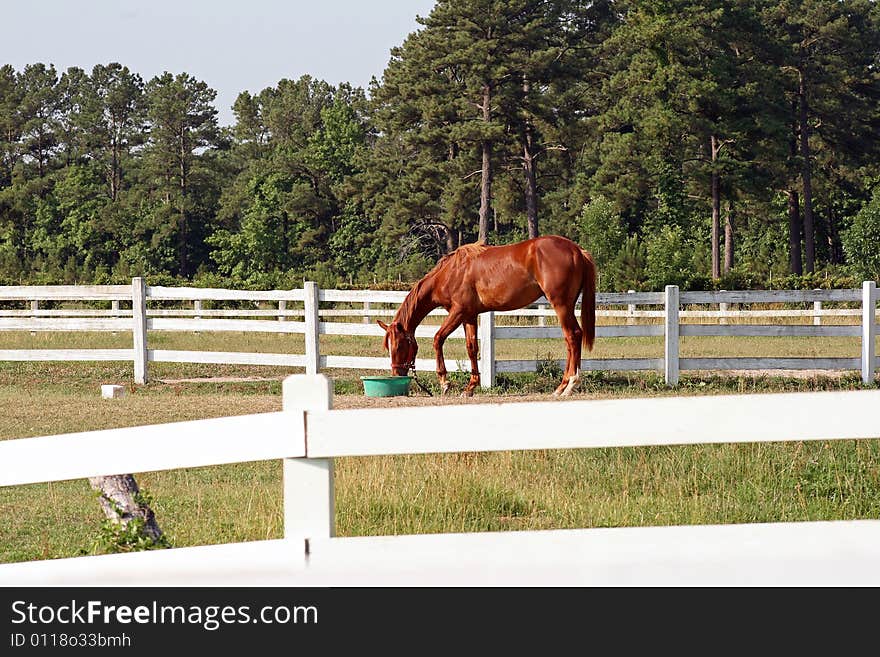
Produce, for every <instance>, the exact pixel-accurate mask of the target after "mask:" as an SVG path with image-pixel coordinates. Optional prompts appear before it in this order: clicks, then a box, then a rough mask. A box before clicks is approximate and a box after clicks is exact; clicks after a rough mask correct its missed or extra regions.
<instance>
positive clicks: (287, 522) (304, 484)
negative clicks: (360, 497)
mask: <svg viewBox="0 0 880 657" xmlns="http://www.w3.org/2000/svg"><path fill="white" fill-rule="evenodd" d="M282 404H283V409H284V411H285V412H286V413H289V414H290V421H291V423H294V422H296V423H299V424H301V425H304V423H305V412H306V411H327V410H330V409H331V408H332V407H333V383H332V382H331V381H330V379H328V378H327V377H326V376H324V375H323V374H313V375H309V374H293V375H291V376H288V377H287V378H286V379H284V382H283V383H282ZM307 444H308V443H307ZM283 472H284V538H288V539H291V538H293V539H296V538H305V539H306V541H308V539H309V538H327V537H330V536H333V535H335V533H336V521H335V509H334V501H333V495H334V493H333V459H332V458H328V459H308V458H291V459H283Z"/></svg>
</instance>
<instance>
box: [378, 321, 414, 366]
mask: <svg viewBox="0 0 880 657" xmlns="http://www.w3.org/2000/svg"><path fill="white" fill-rule="evenodd" d="M376 323H377V324H378V325H379V326H381V327H382V328H383V329H384V330H385V342H384V343H383V345H382V346H383V347H384V348H385V350H386V351H387V352H388V353H389V354H390V355H391V373H392V374H394V375H396V376H406V375H407V374H409V371H410V370H411V369H413V368H414V367H415V364H416V354H417V353H418V351H419V345H418V343H417V342H416V338H415V336H414V335H413V334H412V333H407V332H406V331H405V330H404V329H403V325H402V324H401V323H400V322H391V324H386V323H385V322H383V321H381V320H377V321H376Z"/></svg>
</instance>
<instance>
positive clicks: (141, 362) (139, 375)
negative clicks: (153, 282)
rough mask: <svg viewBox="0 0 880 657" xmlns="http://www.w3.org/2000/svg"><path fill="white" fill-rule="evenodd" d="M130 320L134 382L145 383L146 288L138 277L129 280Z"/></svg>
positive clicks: (142, 280)
mask: <svg viewBox="0 0 880 657" xmlns="http://www.w3.org/2000/svg"><path fill="white" fill-rule="evenodd" d="M131 320H132V328H131V333H132V342H133V351H134V382H135V383H146V382H147V286H146V285H145V283H144V279H143V278H141V277H140V276H138V277H136V278H133V279H131Z"/></svg>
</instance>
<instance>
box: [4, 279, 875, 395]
mask: <svg viewBox="0 0 880 657" xmlns="http://www.w3.org/2000/svg"><path fill="white" fill-rule="evenodd" d="M406 294H407V292H405V291H374V290H321V289H319V288H318V286H317V285H316V284H315V283H313V282H306V283H305V284H304V286H303V288H302V289H294V290H262V291H244V290H226V289H218V288H190V287H184V288H171V287H161V286H146V285H145V283H144V281H143V279H141V278H135V279H133V280H132V284H131V286H126V285H96V286H63V285H62V286H9V287H0V302H2V301H5V302H24V303H27V304H29V306H30V307H29V308H14V309H9V308H4V309H0V331H3V330H5V331H31V332H34V333H36V332H48V331H113V332H124V331H132V335H133V348H132V349H131V350H128V349H85V350H75V349H57V350H46V349H31V350H28V349H20V350H10V349H6V350H0V359H2V360H17V361H28V360H80V361H82V360H131V361H133V365H134V374H135V376H134V378H135V382H137V383H145V382H146V381H147V379H148V376H149V373H148V366H149V363H150V362H190V363H219V364H223V363H232V364H246V365H276V366H277V365H281V366H290V367H303V368H305V371H306V373H308V374H314V373H317V372H318V371H320V370H321V369H324V368H355V369H377V370H384V369H387V367H388V361H387V357H381V356H376V357H371V356H340V355H335V354H328V353H324V352H322V351H321V336H324V335H349V336H352V335H361V336H376V337H381V336H382V330H381V329H380V328H379V327H378V326H376V325H375V324H374V323H373V322H372V321H371V320H372V319H375V318H378V317H387V316H389V315H392V314H393V313H394V312H395V310H396V308H394V307H389V306H396V305H397V304H399V303H401V302H402V301H403V299H404V298H405V297H406ZM65 301H68V302H69V301H74V302H86V301H96V302H108V301H109V302H110V303H111V304H112V305H113V307H112V308H111V309H109V310H108V309H93V308H73V309H69V310H68V309H62V308H41V307H40V303H41V302H65ZM204 301H213V302H220V303H241V302H246V303H251V304H257V305H259V304H266V303H270V302H271V303H276V304H277V309H276V308H271V309H267V308H265V307H263V308H254V307H251V308H203V307H202V305H203V302H204ZM174 302H178V305H179V303H191V304H192V307H187V308H180V307H178V308H167V307H155V306H157V305H158V306H163V305H164V304H167V303H174ZM877 302H878V294H877V288H876V284H875V283H874V282H873V281H866V282H865V283H864V284H863V286H862V289H861V290H859V289H849V290H733V291H709V292H702V291H696V292H680V291H679V290H678V288H677V287H675V286H668V287H667V288H666V290H665V291H664V292H638V293H636V292H630V293H625V294H624V293H621V294H618V293H599V294H598V295H597V300H596V303H597V306H598V310H597V316H598V317H599V318H600V319H601V318H610V319H614V318H621V319H625V323H618V324H605V323H601V324H600V325H599V326H597V331H596V333H597V336H598V337H600V338H613V337H658V338H662V339H663V342H664V355H663V358H661V359H657V358H632V359H630V358H613V359H612V358H606V359H584V360H583V361H582V362H581V369H583V370H585V371H596V370H620V371H633V370H656V371H662V372H663V373H664V376H665V379H666V381H667V383H668V384H669V385H676V384H677V383H678V378H679V373H680V372H681V371H683V370H729V369H735V370H736V369H764V370H774V369H794V370H804V369H819V370H822V369H827V370H858V371H860V372H861V376H862V380H863V381H864V382H866V383H869V382H872V381H873V380H874V376H875V372H876V369H877V367H878V360H877V351H876V345H875V342H876V336H877V333H878V331H877V313H878V311H877ZM120 303H124V304H126V306H127V307H125V308H121V307H120ZM289 303H295V304H297V305H298V306H301V307H296V308H288V304H289ZM322 303H323V304H324V305H325V307H323V308H322V307H321V304H322ZM340 303H342V304H362V306H363V307H362V308H329V307H326V306H327V305H328V304H340ZM756 303H761V304H788V305H792V304H810V303H812V304H813V307H812V309H803V308H790V307H789V308H778V309H758V310H752V309H748V310H744V309H730V305H731V304H747V305H748V304H756ZM825 303H834V304H843V305H849V306H850V307H843V308H827V307H824V306H823V304H825ZM150 306H152V307H150ZM639 306H642V307H643V308H644V307H647V309H637V308H639ZM695 306H706V308H705V309H702V308H701V309H694V307H695ZM709 306H717V307H718V309H717V310H715V309H714V308H709ZM617 307H620V308H617ZM445 314H446V311H444V310H442V309H438V310H435V311H433V312H432V313H431V315H430V316H442V315H445ZM353 317H354V318H356V317H360V318H361V319H362V320H363V321H362V322H361V323H358V322H353V321H338V319H339V318H353ZM511 317H519V318H527V319H531V318H536V319H537V321H538V325H537V326H535V325H530V326H525V325H523V326H511V325H497V321H496V320H497V319H500V318H511ZM548 317H551V318H552V317H555V313H554V311H553V309H552V308H551V307H550V306H549V304H548V302H547V300H546V299H544V298H543V297H542V298H541V299H538V300H537V301H536V302H535V303H534V304H531V306H530V307H528V308H523V309H520V310H513V311H505V312H497V313H483V314H482V315H481V316H480V328H479V341H480V370H481V373H482V377H481V381H482V385H483V386H484V387H491V386H493V385H494V384H495V374H496V373H498V372H527V371H534V370H535V369H536V368H537V366H538V363H537V362H536V361H534V360H496V357H495V352H496V341H497V340H516V339H542V338H561V336H562V332H561V330H560V328H559V327H558V326H548V325H546V321H545V320H546V318H548ZM802 317H807V318H809V317H812V319H813V323H812V324H792V323H788V324H777V323H754V320H757V321H762V320H766V319H767V318H773V319H782V318H802ZM834 318H838V319H842V318H858V320H859V323H858V324H855V323H852V322H850V323H828V322H829V320H832V319H834ZM700 319H702V320H710V321H711V322H712V323H707V322H705V321H704V322H702V323H695V322H694V320H700ZM637 320H638V321H637ZM732 320H733V321H736V322H737V323H732ZM740 320H753V321H750V322H748V323H739V321H740ZM151 331H184V332H189V331H193V332H214V331H235V332H260V333H276V334H292V333H297V334H303V335H304V336H305V353H303V354H279V353H230V352H215V351H180V350H168V349H152V348H150V347H149V344H148V337H149V332H151ZM435 331H436V326H434V325H429V324H422V325H420V326H419V327H418V328H417V329H416V336H417V337H432V336H433V334H434V332H435ZM691 336H734V337H755V336H757V337H784V336H790V337H808V338H811V337H859V338H861V353H860V354H859V357H858V358H777V357H769V358H681V357H680V355H679V343H680V338H681V337H691ZM450 337H451V338H453V339H461V338H463V337H464V331H463V330H462V329H461V328H460V327H459V328H458V329H457V330H456V331H455V332H453V333H452V334H451V335H450ZM557 364H558V365H559V366H560V367H562V366H564V361H563V360H559V361H557ZM416 367H417V368H418V369H427V370H430V369H433V367H434V361H433V359H428V358H425V359H420V360H418V361H417V362H416ZM447 367H448V369H450V370H451V371H456V370H458V369H460V368H461V367H462V365H460V364H459V363H458V362H457V361H450V362H449V363H448V365H447Z"/></svg>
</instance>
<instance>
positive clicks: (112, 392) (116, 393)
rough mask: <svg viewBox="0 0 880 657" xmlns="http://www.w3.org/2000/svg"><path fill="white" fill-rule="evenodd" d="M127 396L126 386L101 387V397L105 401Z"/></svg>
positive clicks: (108, 385) (106, 385)
mask: <svg viewBox="0 0 880 657" xmlns="http://www.w3.org/2000/svg"><path fill="white" fill-rule="evenodd" d="M124 396H125V386H117V385H112V384H105V385H102V386H101V397H103V398H104V399H116V398H117V397H124Z"/></svg>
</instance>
